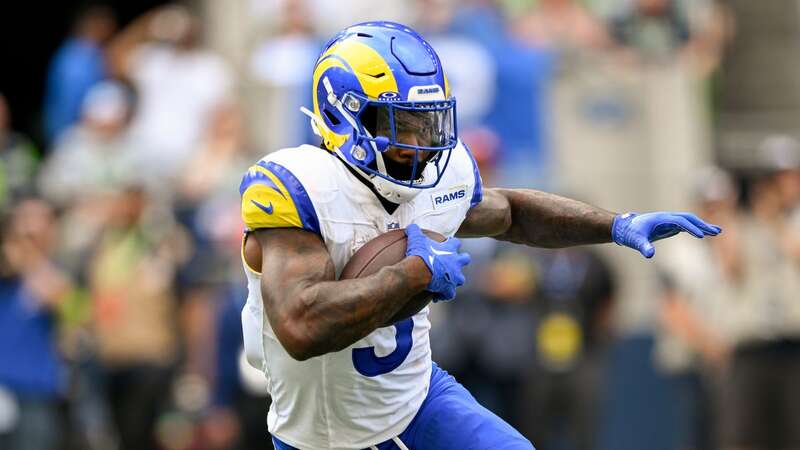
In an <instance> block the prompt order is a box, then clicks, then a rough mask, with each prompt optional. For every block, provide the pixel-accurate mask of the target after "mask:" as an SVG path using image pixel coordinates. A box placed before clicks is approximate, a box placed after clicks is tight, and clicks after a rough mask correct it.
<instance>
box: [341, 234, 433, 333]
mask: <svg viewBox="0 0 800 450" xmlns="http://www.w3.org/2000/svg"><path fill="white" fill-rule="evenodd" d="M422 232H423V233H425V235H426V236H428V237H429V238H431V239H434V240H436V241H438V242H443V241H444V240H446V239H447V238H445V237H444V236H442V235H441V234H439V233H437V232H435V231H430V230H422ZM407 240H408V239H407V238H406V233H405V230H392V231H387V232H386V233H383V234H381V235H380V236H378V237H376V238H374V239H372V240H371V241H369V242H367V243H366V244H364V245H363V246H362V247H361V248H360V249H358V250H357V251H356V252H355V254H353V256H352V257H351V258H350V260H349V261H347V264H346V265H345V266H344V269H342V274H341V275H340V276H339V279H341V280H347V279H351V278H361V277H366V276H369V275H372V274H373V273H375V272H377V271H378V270H380V269H381V268H382V267H385V266H391V265H392V264H397V263H399V262H400V261H402V260H403V258H405V257H406V242H407ZM432 295H433V294H431V293H430V292H428V291H422V292H420V293H419V294H417V295H415V296H414V297H413V298H412V299H411V300H410V301H409V302H408V303H406V305H405V306H404V307H403V308H402V309H401V310H400V311H398V312H397V314H395V315H394V317H392V318H391V319H390V320H389V322H387V323H386V324H384V326H389V325H391V324H393V323H395V322H399V321H401V320H403V319H406V318H409V317H411V316H413V315H414V314H416V313H418V312H420V311H421V310H422V308H424V307H425V306H426V305H427V304H428V303H430V301H431V298H432Z"/></svg>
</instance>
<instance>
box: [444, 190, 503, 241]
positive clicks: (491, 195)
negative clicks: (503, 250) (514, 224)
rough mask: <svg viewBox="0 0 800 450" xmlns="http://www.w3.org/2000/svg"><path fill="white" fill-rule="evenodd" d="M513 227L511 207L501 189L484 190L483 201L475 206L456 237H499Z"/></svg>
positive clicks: (468, 213)
mask: <svg viewBox="0 0 800 450" xmlns="http://www.w3.org/2000/svg"><path fill="white" fill-rule="evenodd" d="M510 226H511V205H510V203H509V201H508V198H507V197H506V196H505V195H504V194H503V192H502V191H501V190H500V189H488V188H487V189H484V190H483V199H482V200H481V202H480V203H478V204H477V205H475V206H473V207H472V208H471V209H470V210H469V212H467V217H466V218H465V219H464V221H463V222H462V223H461V227H459V229H458V232H457V233H456V236H458V237H483V236H498V235H501V234H503V233H505V232H506V231H507V230H508V228H509V227H510Z"/></svg>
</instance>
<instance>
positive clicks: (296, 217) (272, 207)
mask: <svg viewBox="0 0 800 450" xmlns="http://www.w3.org/2000/svg"><path fill="white" fill-rule="evenodd" d="M239 193H240V194H241V196H242V220H244V223H245V226H247V229H248V230H255V229H258V228H302V229H305V230H308V231H312V232H314V233H317V234H321V233H320V226H319V219H318V218H317V213H316V211H315V210H314V205H313V203H312V202H311V199H310V198H309V196H308V193H307V192H306V190H305V188H304V187H303V185H302V184H301V183H300V181H299V180H298V179H297V178H296V177H295V176H294V175H293V174H292V173H291V172H290V171H289V170H288V169H286V168H285V167H283V166H281V165H279V164H276V163H274V162H270V161H259V162H258V163H257V164H255V165H253V166H251V167H250V168H249V169H248V170H247V173H245V175H244V177H243V178H242V183H241V184H240V185H239Z"/></svg>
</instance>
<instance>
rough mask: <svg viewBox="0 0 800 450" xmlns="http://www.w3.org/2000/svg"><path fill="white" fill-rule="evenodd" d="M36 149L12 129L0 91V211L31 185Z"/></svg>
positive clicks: (35, 163)
mask: <svg viewBox="0 0 800 450" xmlns="http://www.w3.org/2000/svg"><path fill="white" fill-rule="evenodd" d="M38 159H39V157H38V152H37V150H36V148H35V147H34V145H33V143H32V142H31V141H30V139H28V138H27V137H26V136H24V135H22V134H20V133H16V132H14V131H12V130H11V114H10V111H9V108H8V103H7V102H6V99H5V97H4V96H3V94H0V212H3V211H6V209H7V208H10V207H11V205H12V204H13V203H14V201H15V200H16V199H17V198H19V197H20V196H22V195H24V194H26V193H28V192H29V191H30V190H31V189H32V188H33V184H34V183H33V180H34V176H35V173H36V168H37V166H38Z"/></svg>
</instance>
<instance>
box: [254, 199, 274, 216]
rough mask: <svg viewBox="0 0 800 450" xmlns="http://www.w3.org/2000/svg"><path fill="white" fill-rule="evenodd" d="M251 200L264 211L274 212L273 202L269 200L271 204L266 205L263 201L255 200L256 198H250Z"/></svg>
mask: <svg viewBox="0 0 800 450" xmlns="http://www.w3.org/2000/svg"><path fill="white" fill-rule="evenodd" d="M250 202H252V203H253V204H254V205H256V206H258V209H260V210H262V211H264V212H265V213H267V214H272V202H269V205H266V206H265V205H262V204H261V203H259V202H257V201H255V200H250Z"/></svg>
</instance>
